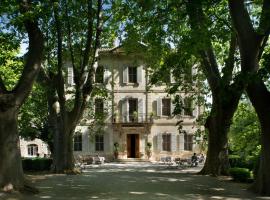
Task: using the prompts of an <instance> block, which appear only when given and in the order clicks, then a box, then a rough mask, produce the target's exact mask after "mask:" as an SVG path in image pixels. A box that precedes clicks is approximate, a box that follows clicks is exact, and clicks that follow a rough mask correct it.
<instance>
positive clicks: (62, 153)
mask: <svg viewBox="0 0 270 200" xmlns="http://www.w3.org/2000/svg"><path fill="white" fill-rule="evenodd" d="M55 126H56V127H57V128H56V129H55V131H54V133H53V134H54V153H53V171H54V172H56V173H63V172H72V171H73V170H74V158H73V131H68V130H69V127H68V126H69V125H67V124H65V125H64V130H66V131H61V130H63V129H62V128H61V126H62V125H61V124H59V123H58V124H55Z"/></svg>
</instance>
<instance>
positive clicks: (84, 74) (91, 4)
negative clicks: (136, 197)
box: [79, 0, 94, 88]
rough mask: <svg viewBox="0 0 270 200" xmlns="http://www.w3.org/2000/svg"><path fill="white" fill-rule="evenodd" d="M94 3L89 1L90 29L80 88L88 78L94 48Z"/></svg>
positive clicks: (88, 29)
mask: <svg viewBox="0 0 270 200" xmlns="http://www.w3.org/2000/svg"><path fill="white" fill-rule="evenodd" d="M92 6H93V2H92V0H89V1H88V28H87V39H86V44H85V50H84V52H83V62H82V68H81V76H80V81H79V84H80V85H79V87H80V88H81V86H82V85H83V84H84V82H85V79H86V78H87V74H88V64H89V56H90V51H91V47H92V38H93V22H94V19H93V12H92Z"/></svg>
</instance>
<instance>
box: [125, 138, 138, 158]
mask: <svg viewBox="0 0 270 200" xmlns="http://www.w3.org/2000/svg"><path fill="white" fill-rule="evenodd" d="M139 149H140V137H139V134H127V157H128V158H139V157H140V151H139Z"/></svg>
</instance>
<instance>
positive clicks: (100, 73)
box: [95, 66, 104, 83]
mask: <svg viewBox="0 0 270 200" xmlns="http://www.w3.org/2000/svg"><path fill="white" fill-rule="evenodd" d="M95 82H96V83H103V82H104V67H103V66H98V68H97V69H96V74H95Z"/></svg>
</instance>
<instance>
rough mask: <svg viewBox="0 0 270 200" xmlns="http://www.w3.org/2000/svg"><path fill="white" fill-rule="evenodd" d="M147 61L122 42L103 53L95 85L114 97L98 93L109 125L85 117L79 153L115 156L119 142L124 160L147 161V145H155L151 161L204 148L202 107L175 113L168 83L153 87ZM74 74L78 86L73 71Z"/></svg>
mask: <svg viewBox="0 0 270 200" xmlns="http://www.w3.org/2000/svg"><path fill="white" fill-rule="evenodd" d="M143 60H144V59H143V57H142V56H141V54H136V53H126V51H125V49H124V48H123V47H122V46H118V47H115V48H111V49H109V48H108V49H101V50H100V51H99V60H98V66H97V68H96V76H95V84H96V85H97V86H98V85H100V86H104V87H105V88H106V89H107V91H108V96H109V98H107V99H105V98H103V97H98V96H97V97H95V99H94V111H95V113H96V114H98V113H101V114H102V113H105V116H106V117H105V118H104V126H103V127H101V129H100V128H96V131H93V130H95V127H94V128H93V127H91V128H89V126H91V120H88V119H86V120H82V122H81V124H80V125H79V126H78V127H77V129H76V134H75V136H74V154H75V156H76V155H88V156H90V155H93V156H94V155H99V156H104V157H105V158H106V160H111V159H113V157H114V149H115V147H114V144H118V145H119V148H118V149H119V158H121V159H129V158H138V159H139V158H142V159H146V158H147V154H146V149H147V146H146V145H147V143H150V144H152V148H151V150H152V155H151V157H150V159H151V160H159V159H160V157H165V156H171V157H188V156H190V155H191V154H192V153H193V152H198V151H199V148H198V145H197V144H196V143H195V142H194V141H195V136H194V133H195V131H196V130H197V128H198V126H197V125H196V118H197V117H198V116H199V114H200V113H201V112H202V108H200V107H198V106H195V107H193V108H191V105H192V103H191V102H189V105H190V106H189V107H187V106H186V109H184V110H183V112H182V114H181V115H179V116H173V115H172V112H173V109H174V105H173V103H172V100H173V96H168V94H167V92H166V91H165V88H166V86H165V85H164V84H158V85H154V86H151V87H149V72H148V71H149V70H148V69H149V68H148V67H147V65H146V63H145V62H144V61H143ZM68 72H69V73H68V74H69V78H68V80H69V84H72V81H73V78H72V70H71V69H69V70H68ZM170 79H171V80H170V81H171V82H173V81H174V80H173V77H172V76H171V77H170ZM179 94H180V95H181V96H182V97H183V99H184V98H185V94H184V93H181V92H179ZM179 120H183V123H182V125H183V130H184V131H182V132H181V133H179V130H178V126H177V125H176V123H177V122H178V121H179ZM101 130H102V131H101Z"/></svg>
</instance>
